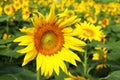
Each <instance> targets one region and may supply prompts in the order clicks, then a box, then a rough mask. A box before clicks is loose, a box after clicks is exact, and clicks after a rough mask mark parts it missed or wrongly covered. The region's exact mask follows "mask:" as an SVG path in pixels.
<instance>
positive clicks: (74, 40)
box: [64, 36, 86, 46]
mask: <svg viewBox="0 0 120 80" xmlns="http://www.w3.org/2000/svg"><path fill="white" fill-rule="evenodd" d="M64 39H65V42H66V43H69V44H71V45H75V46H86V43H85V42H84V41H81V40H80V39H77V38H75V37H71V36H64Z"/></svg>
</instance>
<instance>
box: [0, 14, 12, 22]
mask: <svg viewBox="0 0 120 80" xmlns="http://www.w3.org/2000/svg"><path fill="white" fill-rule="evenodd" d="M10 18H11V17H10V16H6V15H3V16H0V22H3V21H7V20H9V19H10Z"/></svg>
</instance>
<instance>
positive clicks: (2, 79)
mask: <svg viewBox="0 0 120 80" xmlns="http://www.w3.org/2000/svg"><path fill="white" fill-rule="evenodd" d="M0 80H17V79H16V77H15V76H14V75H13V74H5V75H1V76H0Z"/></svg>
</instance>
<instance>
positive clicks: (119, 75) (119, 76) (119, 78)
mask: <svg viewBox="0 0 120 80" xmlns="http://www.w3.org/2000/svg"><path fill="white" fill-rule="evenodd" d="M100 80H120V71H114V72H112V73H111V74H110V75H108V76H107V77H105V78H104V79H100Z"/></svg>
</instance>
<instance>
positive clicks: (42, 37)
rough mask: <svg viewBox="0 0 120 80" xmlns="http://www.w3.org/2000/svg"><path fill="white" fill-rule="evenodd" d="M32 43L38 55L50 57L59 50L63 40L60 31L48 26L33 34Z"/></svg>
mask: <svg viewBox="0 0 120 80" xmlns="http://www.w3.org/2000/svg"><path fill="white" fill-rule="evenodd" d="M34 41H35V47H36V50H37V51H38V52H39V53H41V54H43V55H49V56H51V55H54V54H56V53H58V51H60V50H61V48H62V46H63V43H64V38H63V34H62V32H61V30H60V29H58V28H57V27H56V26H54V25H53V26H51V25H48V26H46V27H41V28H39V29H38V30H37V31H36V32H35V35H34Z"/></svg>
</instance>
